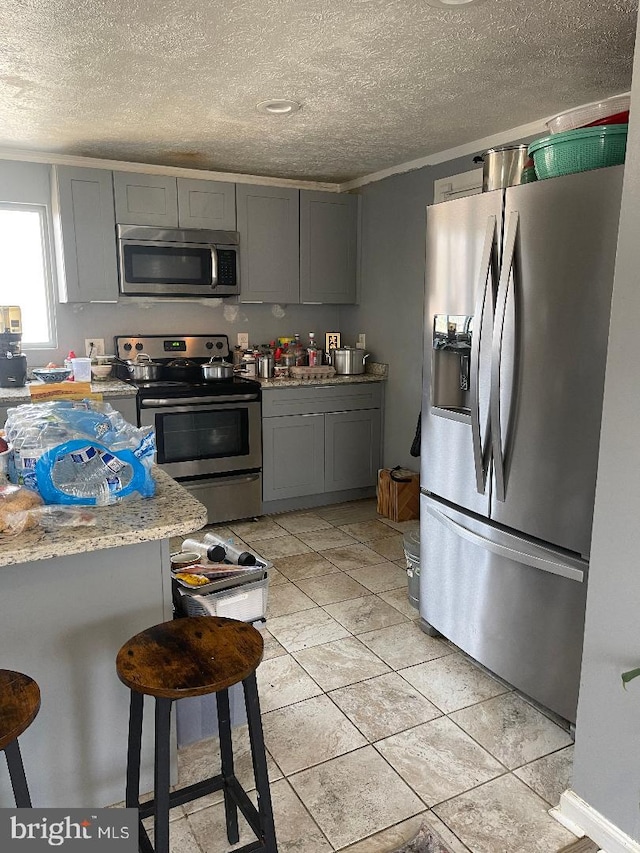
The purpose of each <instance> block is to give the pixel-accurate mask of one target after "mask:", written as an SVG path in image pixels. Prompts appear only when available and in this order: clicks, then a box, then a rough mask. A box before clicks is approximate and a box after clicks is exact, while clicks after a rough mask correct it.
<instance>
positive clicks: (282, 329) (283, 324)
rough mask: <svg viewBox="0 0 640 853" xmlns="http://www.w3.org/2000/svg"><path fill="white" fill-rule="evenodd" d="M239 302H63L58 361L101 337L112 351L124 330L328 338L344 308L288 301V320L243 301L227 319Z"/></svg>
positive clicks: (42, 356) (41, 355)
mask: <svg viewBox="0 0 640 853" xmlns="http://www.w3.org/2000/svg"><path fill="white" fill-rule="evenodd" d="M235 307H236V306H234V305H233V304H231V303H228V302H224V301H223V305H218V306H212V307H210V306H209V305H208V304H207V305H203V304H202V303H201V302H189V301H184V302H164V303H163V302H160V301H156V302H149V303H140V302H138V301H137V300H135V299H132V300H131V301H130V302H125V301H124V300H121V301H120V302H118V303H117V304H116V305H107V304H97V303H96V304H91V305H58V306H57V309H56V310H57V323H58V344H59V346H58V349H57V351H56V352H55V356H56V359H57V360H60V359H61V358H64V356H65V355H66V354H67V352H68V351H69V349H74V350H75V352H76V354H77V355H81V354H82V355H84V339H85V338H88V337H91V336H95V337H98V338H104V339H105V346H106V348H107V351H113V336H114V335H122V334H147V335H150V334H167V333H173V334H187V333H190V334H211V333H215V334H219V335H224V334H226V335H228V336H229V344H230V346H231V347H233V346H234V345H235V344H236V335H237V333H238V332H248V333H249V340H250V342H251V343H252V344H258V345H259V344H263V343H268V342H269V341H270V340H273V339H274V338H278V337H285V336H291V335H293V334H294V333H295V332H300V335H301V338H302V340H303V342H304V343H306V342H307V340H308V333H309V332H315V333H316V338H317V339H318V340H321V341H324V333H325V331H327V332H329V331H335V330H336V329H339V328H340V326H339V317H338V308H337V306H335V305H325V306H322V305H286V306H282V307H283V310H284V312H285V316H284V317H283V318H280V319H278V318H277V317H275V316H274V315H273V313H272V310H271V309H272V306H271V305H238V306H237V309H238V316H237V319H235V320H233V319H226V318H225V312H227V313H228V312H229V311H230V310H235ZM27 360H28V362H29V365H30V366H33V367H36V366H37V363H38V362H39V363H41V364H46V362H47V361H49V360H54V359H53V356H52V355H51V353H50V352H49V351H46V350H40V351H38V352H37V353H36V352H34V351H32V352H27Z"/></svg>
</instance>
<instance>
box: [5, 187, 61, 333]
mask: <svg viewBox="0 0 640 853" xmlns="http://www.w3.org/2000/svg"><path fill="white" fill-rule="evenodd" d="M0 210H23V211H28V210H30V211H34V212H36V213H39V214H40V237H41V245H42V268H43V270H44V299H45V302H46V315H47V326H48V329H49V340H47V341H23V342H22V349H23V350H39V349H56V348H57V346H58V341H57V329H56V315H55V310H54V304H55V298H54V294H55V281H54V278H53V263H52V254H51V249H52V246H51V227H50V222H51V211H50V210H49V207H48V205H46V204H26V203H23V202H17V201H16V202H13V201H0ZM5 300H6V301H5ZM16 302H17V300H16V298H15V296H14V295H13V294H11V293H9V295H8V296H6V297H5V289H4V287H3V288H2V304H6V305H15V304H16Z"/></svg>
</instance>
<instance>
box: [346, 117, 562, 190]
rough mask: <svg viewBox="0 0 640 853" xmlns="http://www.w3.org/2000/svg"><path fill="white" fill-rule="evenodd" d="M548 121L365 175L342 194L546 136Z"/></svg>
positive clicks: (526, 125) (524, 126)
mask: <svg viewBox="0 0 640 853" xmlns="http://www.w3.org/2000/svg"><path fill="white" fill-rule="evenodd" d="M545 121H546V119H540V120H539V121H532V122H530V123H529V124H522V125H520V126H519V127H512V128H511V129H510V130H503V131H501V132H500V133H494V134H493V135H492V136H485V137H483V138H482V139H476V140H474V141H473V142H466V143H465V144H464V145H458V146H457V147H456V148H448V149H447V150H446V151H438V152H436V153H435V154H427V156H426V157H420V158H418V159H417V160H409V162H408V163H400V164H399V165H397V166H391V167H390V168H389V169H383V170H382V171H380V172H373V173H372V174H370V175H363V176H362V177H361V178H355V179H354V180H352V181H346V182H345V183H343V184H340V192H343V193H344V192H349V190H355V189H358V188H359V187H363V186H366V185H367V184H373V183H376V182H377V181H382V180H384V179H385V178H390V177H392V176H393V175H402V174H404V173H405V172H413V171H415V170H416V169H422V168H424V167H425V166H437V165H438V164H439V163H446V162H447V161H448V160H456V159H457V158H458V157H468V156H469V155H471V154H477V153H478V151H486V150H487V149H488V148H494V147H495V146H497V145H508V144H509V143H510V142H515V141H517V140H518V139H523V138H525V137H527V136H535V135H536V134H541V135H542V134H544V135H545V136H546V134H547V133H548V130H547V128H546V125H545Z"/></svg>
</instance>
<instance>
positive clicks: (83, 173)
mask: <svg viewBox="0 0 640 853" xmlns="http://www.w3.org/2000/svg"><path fill="white" fill-rule="evenodd" d="M52 187H53V205H52V207H53V221H54V232H55V244H56V258H57V267H58V287H59V292H60V296H59V298H60V301H61V302H117V301H118V262H117V257H116V235H115V216H114V209H113V185H112V182H111V172H110V171H107V170H105V169H82V168H75V167H71V166H54V167H53V180H52Z"/></svg>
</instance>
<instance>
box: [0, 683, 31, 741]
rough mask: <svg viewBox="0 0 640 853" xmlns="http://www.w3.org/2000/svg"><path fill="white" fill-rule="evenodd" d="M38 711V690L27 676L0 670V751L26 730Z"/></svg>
mask: <svg viewBox="0 0 640 853" xmlns="http://www.w3.org/2000/svg"><path fill="white" fill-rule="evenodd" d="M39 710H40V688H39V687H38V685H37V684H36V682H35V681H34V680H33V678H29V676H28V675H23V674H22V673H21V672H13V671H12V670H10V669H0V749H4V748H5V747H6V746H8V744H10V743H12V741H14V740H16V739H17V738H18V737H19V736H20V735H21V734H22V732H23V731H25V729H27V728H28V727H29V726H30V725H31V723H32V722H33V720H34V719H35V716H36V714H37V713H38V711H39Z"/></svg>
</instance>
